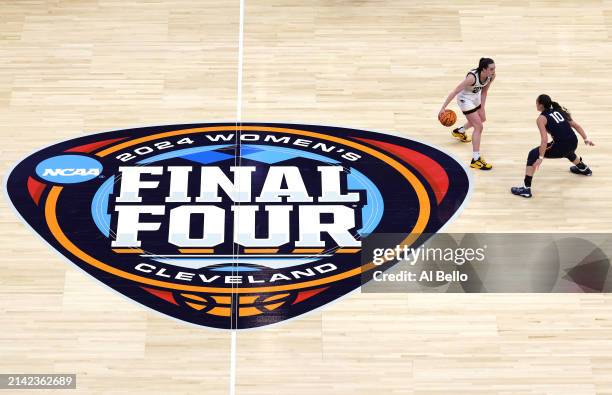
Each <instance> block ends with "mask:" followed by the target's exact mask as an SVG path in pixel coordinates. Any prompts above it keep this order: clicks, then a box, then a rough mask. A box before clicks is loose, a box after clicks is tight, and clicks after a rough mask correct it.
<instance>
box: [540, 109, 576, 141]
mask: <svg viewBox="0 0 612 395" xmlns="http://www.w3.org/2000/svg"><path fill="white" fill-rule="evenodd" d="M542 115H544V116H545V117H546V130H547V131H548V133H550V135H551V136H552V138H553V140H573V139H575V138H576V135H575V134H574V130H573V129H572V127H571V125H570V123H569V121H568V120H567V119H566V117H567V115H565V114H564V113H563V112H561V111H556V110H553V109H550V110H544V111H542Z"/></svg>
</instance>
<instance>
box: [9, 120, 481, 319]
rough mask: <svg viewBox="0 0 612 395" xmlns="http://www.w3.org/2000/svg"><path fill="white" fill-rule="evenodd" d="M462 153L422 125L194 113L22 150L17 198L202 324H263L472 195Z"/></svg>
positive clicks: (121, 287)
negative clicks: (419, 130)
mask: <svg viewBox="0 0 612 395" xmlns="http://www.w3.org/2000/svg"><path fill="white" fill-rule="evenodd" d="M469 187H470V185H469V178H468V175H467V173H466V171H465V170H464V168H463V167H462V166H461V165H460V164H459V163H457V162H456V161H455V160H454V159H453V158H451V157H450V156H449V155H447V154H445V153H444V152H441V151H440V150H437V149H435V148H433V147H430V146H428V145H425V144H423V143H419V142H416V141H412V140H409V139H404V138H399V137H394V136H390V135H387V134H380V133H374V132H365V131H360V130H353V129H344V128H336V127H326V126H310V125H285V124H250V123H249V124H241V125H239V126H238V127H237V126H236V125H234V124H196V125H172V126H159V127H147V128H140V129H128V130H120V131H114V132H108V133H102V134H96V135H91V136H86V137H81V138H77V139H74V140H70V141H65V142H62V143H58V144H56V145H54V146H51V147H48V148H45V149H43V150H41V151H39V152H36V153H35V154H33V155H31V156H29V157H28V158H26V159H25V160H23V161H22V162H20V163H18V164H17V165H16V166H15V168H14V169H13V171H12V172H11V173H10V175H9V176H8V179H7V181H6V188H7V192H8V195H9V198H10V200H11V202H12V203H13V205H14V206H15V208H16V209H17V211H18V212H19V214H20V215H21V216H22V217H23V219H24V220H25V221H26V222H27V223H28V224H29V225H30V226H31V227H32V228H33V229H34V230H35V231H36V232H37V233H39V234H40V235H41V236H42V237H43V238H44V239H45V240H46V241H47V242H48V243H49V244H50V245H51V246H52V247H53V248H55V249H56V250H58V251H59V252H61V253H62V255H64V256H65V257H66V258H68V259H69V260H70V261H71V262H73V263H74V264H76V265H77V266H79V267H80V268H81V269H83V270H84V271H86V272H87V273H88V274H90V275H92V276H93V277H95V278H96V279H98V280H99V281H101V282H103V283H104V284H106V285H107V286H109V287H111V288H113V289H115V290H116V291H118V292H120V293H122V294H124V295H125V296H127V297H129V298H131V299H133V300H135V301H137V302H139V303H141V304H143V305H145V306H148V307H150V308H152V309H154V310H157V311H159V312H162V313H164V314H167V315H169V316H172V317H175V318H178V319H180V320H184V321H188V322H191V323H194V324H197V325H202V326H208V327H214V328H224V329H230V328H239V329H245V328H253V327H259V326H264V325H268V324H272V323H276V322H279V321H284V320H287V319H290V318H293V317H296V316H298V315H301V314H303V313H306V312H308V311H311V310H313V309H316V308H318V307H321V306H323V305H325V304H327V303H329V302H331V301H333V300H335V299H338V298H339V297H341V296H343V295H345V294H347V293H349V292H350V291H352V290H354V289H356V288H358V287H359V286H360V285H361V274H362V273H364V272H367V271H369V270H372V269H374V268H376V269H377V270H380V269H381V267H380V266H376V265H374V264H373V263H372V262H362V259H361V248H362V243H363V242H364V240H365V239H366V238H367V237H369V235H371V234H374V233H393V234H400V235H404V236H403V239H402V240H400V241H401V243H402V244H403V245H412V246H415V247H416V246H418V245H419V244H420V243H422V240H421V239H420V236H421V235H422V234H432V233H435V232H437V231H438V230H439V229H440V228H441V227H442V226H443V225H444V224H445V223H446V222H447V221H449V220H450V219H451V218H452V217H453V216H454V215H455V214H456V213H457V211H458V210H459V209H460V207H461V206H462V204H463V203H464V201H465V199H466V197H467V194H468V191H469Z"/></svg>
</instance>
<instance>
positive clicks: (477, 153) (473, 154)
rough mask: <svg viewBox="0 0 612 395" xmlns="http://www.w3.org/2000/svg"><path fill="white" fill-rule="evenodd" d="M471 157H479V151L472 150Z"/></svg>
mask: <svg viewBox="0 0 612 395" xmlns="http://www.w3.org/2000/svg"><path fill="white" fill-rule="evenodd" d="M472 159H474V160H478V159H480V152H478V151H476V152H472Z"/></svg>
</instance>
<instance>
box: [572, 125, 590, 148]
mask: <svg viewBox="0 0 612 395" xmlns="http://www.w3.org/2000/svg"><path fill="white" fill-rule="evenodd" d="M570 126H571V127H572V128H574V130H576V131H577V132H578V134H579V135H580V136H581V137H582V139H583V140H584V143H585V144H586V145H595V144H593V141H591V140H589V138H588V137H587V134H586V132H585V131H584V129H583V128H582V126H580V125H579V124H578V122H576V121H574V120H573V119H572V120H571V121H570Z"/></svg>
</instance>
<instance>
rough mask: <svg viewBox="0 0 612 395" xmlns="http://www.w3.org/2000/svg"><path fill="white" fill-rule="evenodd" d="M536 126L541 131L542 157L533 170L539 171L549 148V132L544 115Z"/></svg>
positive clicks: (539, 118) (537, 121) (540, 156)
mask: <svg viewBox="0 0 612 395" xmlns="http://www.w3.org/2000/svg"><path fill="white" fill-rule="evenodd" d="M536 124H537V125H538V129H539V130H540V155H539V158H538V159H537V160H536V161H535V163H534V164H533V169H534V170H537V169H538V167H540V165H541V164H542V161H543V160H544V155H545V154H546V148H547V146H548V132H547V131H546V117H545V116H544V115H540V116H539V117H538V119H537V120H536Z"/></svg>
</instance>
